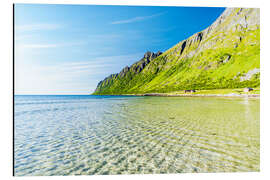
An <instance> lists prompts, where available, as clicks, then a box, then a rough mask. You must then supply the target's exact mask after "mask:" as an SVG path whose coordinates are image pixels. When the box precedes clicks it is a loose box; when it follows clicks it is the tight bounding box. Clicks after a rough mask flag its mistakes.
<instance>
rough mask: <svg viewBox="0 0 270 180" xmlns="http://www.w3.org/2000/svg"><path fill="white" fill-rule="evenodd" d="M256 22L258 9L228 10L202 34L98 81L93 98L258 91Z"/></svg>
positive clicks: (258, 50) (258, 55) (258, 62)
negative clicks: (243, 88) (212, 91)
mask: <svg viewBox="0 0 270 180" xmlns="http://www.w3.org/2000/svg"><path fill="white" fill-rule="evenodd" d="M259 19H260V18H259V9H253V8H247V9H244V8H227V9H226V10H225V11H224V12H223V13H222V15H221V16H220V17H219V18H218V19H217V20H216V21H215V22H214V23H213V24H212V25H211V26H209V27H208V28H207V29H205V30H204V31H202V32H198V33H196V34H194V35H193V36H191V37H190V38H188V39H186V40H183V41H181V42H179V43H178V44H176V45H175V46H174V47H172V48H170V49H169V50H167V51H166V52H164V53H160V52H158V53H157V54H155V53H150V52H147V53H146V54H145V55H144V57H143V58H142V59H141V60H140V61H138V62H136V63H135V64H133V65H132V66H131V67H125V68H124V69H123V70H122V71H121V72H120V73H118V74H113V75H111V76H109V77H107V78H105V79H104V80H103V81H100V82H99V84H98V86H97V88H96V90H95V92H94V93H93V94H101V95H102V94H142V93H153V92H156V93H163V92H172V91H178V90H184V89H223V88H228V89H229V88H242V87H247V86H249V87H259V85H260V71H259V68H260V22H259Z"/></svg>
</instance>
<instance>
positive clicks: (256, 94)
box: [99, 88, 260, 98]
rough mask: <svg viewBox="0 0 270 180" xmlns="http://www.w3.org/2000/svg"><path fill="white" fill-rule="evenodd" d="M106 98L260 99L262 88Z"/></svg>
mask: <svg viewBox="0 0 270 180" xmlns="http://www.w3.org/2000/svg"><path fill="white" fill-rule="evenodd" d="M99 95H104V96H158V97H240V98H247V97H248V98H249V97H251V98H260V88H254V89H253V90H252V91H249V92H246V91H245V89H244V88H237V89H211V90H196V91H195V90H194V92H185V90H179V91H173V92H164V93H158V92H153V93H130V94H129V93H126V94H125V93H123V94H99Z"/></svg>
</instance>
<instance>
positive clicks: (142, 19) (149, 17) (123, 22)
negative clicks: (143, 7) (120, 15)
mask: <svg viewBox="0 0 270 180" xmlns="http://www.w3.org/2000/svg"><path fill="white" fill-rule="evenodd" d="M163 14H164V12H162V13H158V14H153V15H151V16H137V17H133V18H130V19H125V20H119V21H113V22H111V24H127V23H133V22H138V21H144V20H147V19H151V18H154V17H158V16H161V15H163Z"/></svg>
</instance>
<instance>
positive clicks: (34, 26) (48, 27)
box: [15, 24, 62, 31]
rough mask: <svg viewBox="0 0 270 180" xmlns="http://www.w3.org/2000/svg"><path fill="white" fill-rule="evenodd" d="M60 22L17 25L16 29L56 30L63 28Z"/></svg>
mask: <svg viewBox="0 0 270 180" xmlns="http://www.w3.org/2000/svg"><path fill="white" fill-rule="evenodd" d="M61 27H62V25H59V24H26V25H15V31H39V30H55V29H59V28H61Z"/></svg>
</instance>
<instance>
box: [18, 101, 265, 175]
mask: <svg viewBox="0 0 270 180" xmlns="http://www.w3.org/2000/svg"><path fill="white" fill-rule="evenodd" d="M259 104H260V100H259V99H254V98H214V97H123V96H121V97H120V96H106V97H105V96H15V139H14V140H15V147H14V150H15V175H16V176H23V175H27V176H28V175H74V174H75V175H90V174H133V173H136V174H142V173H182V172H236V171H237V172H239V171H241V172H242V171H259V163H260V136H259V133H260V132H259V131H260V128H259V119H260V117H259V115H260V114H259V111H260V105H259Z"/></svg>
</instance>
